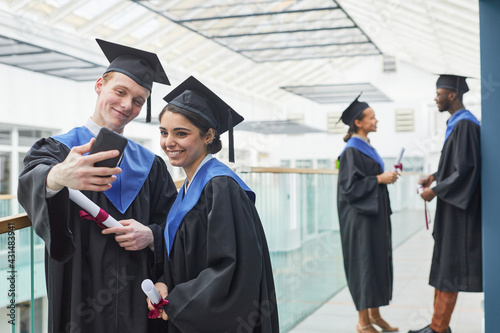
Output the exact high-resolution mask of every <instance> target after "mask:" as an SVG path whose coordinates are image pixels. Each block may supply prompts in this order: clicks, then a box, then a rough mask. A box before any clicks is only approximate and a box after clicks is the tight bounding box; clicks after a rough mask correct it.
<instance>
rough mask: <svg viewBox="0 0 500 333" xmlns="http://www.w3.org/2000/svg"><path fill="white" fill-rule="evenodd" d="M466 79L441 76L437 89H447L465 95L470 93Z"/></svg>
mask: <svg viewBox="0 0 500 333" xmlns="http://www.w3.org/2000/svg"><path fill="white" fill-rule="evenodd" d="M465 79H467V77H466V76H460V75H451V74H439V78H438V79H437V81H436V89H437V88H446V89H450V90H453V91H455V92H457V93H458V92H460V93H462V94H465V93H466V92H468V91H469V86H468V85H467V82H465Z"/></svg>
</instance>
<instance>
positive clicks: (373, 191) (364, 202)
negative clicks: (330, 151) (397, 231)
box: [338, 148, 379, 215]
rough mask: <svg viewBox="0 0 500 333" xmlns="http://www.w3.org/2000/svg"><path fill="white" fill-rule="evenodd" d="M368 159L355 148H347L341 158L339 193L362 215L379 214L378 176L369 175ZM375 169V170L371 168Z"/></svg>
mask: <svg viewBox="0 0 500 333" xmlns="http://www.w3.org/2000/svg"><path fill="white" fill-rule="evenodd" d="M366 159H369V157H364V155H363V154H362V153H360V152H359V151H358V150H357V149H355V148H347V149H346V150H345V151H344V153H343V154H342V156H341V157H340V167H339V180H338V181H339V191H341V192H342V194H343V197H344V198H345V199H346V200H347V202H348V203H349V204H350V205H351V206H352V207H354V208H356V210H357V211H358V212H360V213H362V214H369V215H375V214H378V211H379V206H378V192H379V191H378V187H377V186H378V181H377V176H376V175H373V174H369V173H368V172H367V170H369V169H370V168H367V167H366V165H365V164H366ZM371 169H373V168H371Z"/></svg>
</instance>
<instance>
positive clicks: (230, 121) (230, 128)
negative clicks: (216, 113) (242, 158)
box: [227, 109, 234, 163]
mask: <svg viewBox="0 0 500 333" xmlns="http://www.w3.org/2000/svg"><path fill="white" fill-rule="evenodd" d="M228 113H229V116H228V117H227V129H228V135H229V162H231V163H234V140H233V115H232V114H231V109H229V110H228Z"/></svg>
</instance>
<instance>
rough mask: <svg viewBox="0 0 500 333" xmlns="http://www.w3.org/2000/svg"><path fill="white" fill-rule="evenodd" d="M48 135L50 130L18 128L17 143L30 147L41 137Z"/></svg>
mask: <svg viewBox="0 0 500 333" xmlns="http://www.w3.org/2000/svg"><path fill="white" fill-rule="evenodd" d="M49 136H50V131H43V130H37V129H20V130H19V145H20V146H28V147H31V146H32V145H33V144H34V143H35V142H36V141H38V140H39V139H41V138H47V137H49Z"/></svg>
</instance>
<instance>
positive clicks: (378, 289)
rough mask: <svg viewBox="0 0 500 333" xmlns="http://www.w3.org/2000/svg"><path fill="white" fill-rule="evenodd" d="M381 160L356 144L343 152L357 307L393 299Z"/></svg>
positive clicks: (349, 266)
mask: <svg viewBox="0 0 500 333" xmlns="http://www.w3.org/2000/svg"><path fill="white" fill-rule="evenodd" d="M382 172H383V170H382V168H381V167H380V165H379V164H378V163H377V162H375V161H374V160H373V159H372V158H370V157H368V156H366V155H365V154H363V153H361V152H360V151H359V150H357V149H356V148H347V149H346V150H345V151H344V152H343V154H342V155H341V157H340V168H339V177H338V187H337V207H338V214H339V224H340V236H341V240H342V252H343V254H344V267H345V272H346V277H347V285H348V287H349V291H350V292H351V295H352V299H353V301H354V305H355V306H356V309H357V310H358V311H359V310H363V309H366V308H375V307H379V306H384V305H388V304H389V301H390V300H391V299H392V281H393V268H392V240H391V220H390V215H391V213H392V212H391V208H390V202H389V194H388V192H387V186H386V185H384V184H378V183H377V177H376V176H377V175H379V174H381V173H382Z"/></svg>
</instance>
